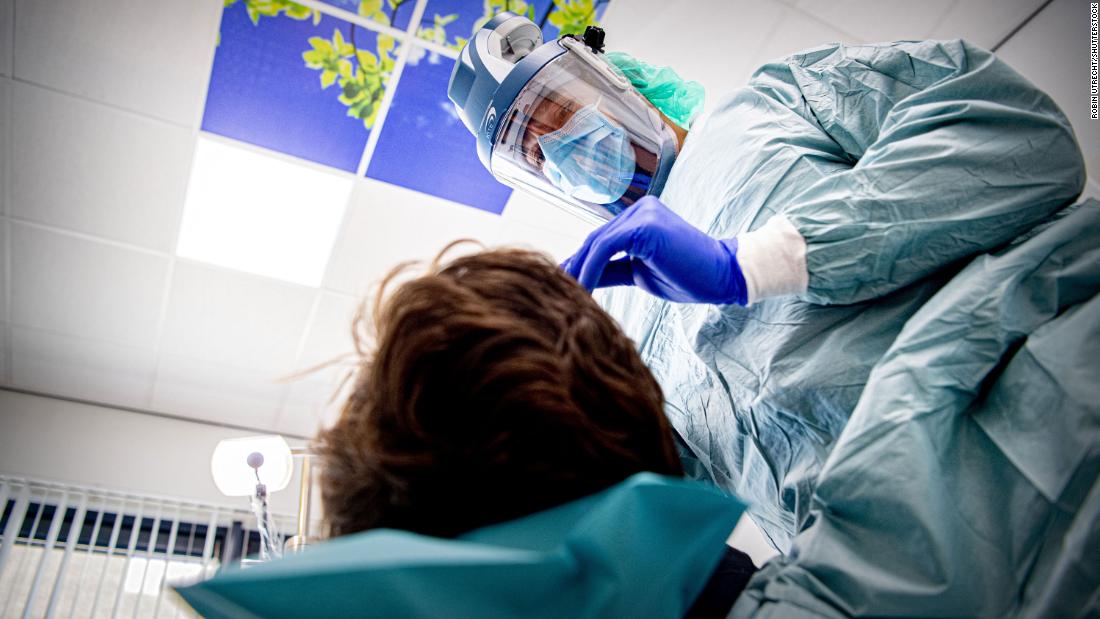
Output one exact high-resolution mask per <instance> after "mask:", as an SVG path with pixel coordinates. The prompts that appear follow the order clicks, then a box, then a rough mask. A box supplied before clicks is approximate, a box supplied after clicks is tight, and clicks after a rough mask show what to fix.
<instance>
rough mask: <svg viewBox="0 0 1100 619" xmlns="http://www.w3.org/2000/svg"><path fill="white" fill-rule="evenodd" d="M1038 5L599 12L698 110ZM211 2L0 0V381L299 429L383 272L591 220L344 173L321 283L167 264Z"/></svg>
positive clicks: (614, 41)
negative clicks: (768, 82) (852, 56)
mask: <svg viewBox="0 0 1100 619" xmlns="http://www.w3.org/2000/svg"><path fill="white" fill-rule="evenodd" d="M1041 2H1042V0H1007V1H1006V0H931V1H928V2H919V3H918V2H902V1H900V0H898V1H890V2H884V1H881V0H848V1H842V2H828V3H826V2H820V1H815V0H797V1H794V2H789V3H787V2H775V1H773V2H748V1H745V2H726V1H719V0H714V1H712V2H705V3H704V2H690V3H689V2H669V1H668V0H613V1H612V2H611V4H610V6H609V8H608V11H607V14H606V15H605V19H604V23H605V26H606V28H607V30H608V44H609V47H612V48H617V49H622V50H624V51H628V52H631V53H634V54H635V55H637V56H639V57H642V58H644V59H647V60H649V61H652V62H657V63H661V64H669V65H672V66H674V67H675V68H677V69H679V70H680V72H681V73H682V74H684V75H685V76H686V77H688V78H692V79H697V80H699V81H701V82H703V84H704V85H705V86H706V87H707V91H708V97H709V101H711V103H713V101H714V100H715V99H717V98H718V96H720V95H721V94H722V93H724V92H727V91H729V90H732V89H733V88H736V87H737V86H739V85H741V84H743V83H744V82H745V81H746V80H747V79H748V77H749V75H750V74H751V73H752V70H753V69H754V68H755V67H757V66H759V65H760V64H761V63H763V62H764V61H766V60H768V59H771V58H776V57H780V56H782V55H784V54H787V53H790V52H794V51H797V50H799V49H802V48H806V47H811V46H815V45H817V44H820V43H824V42H829V41H838V40H839V41H849V42H859V41H863V42H867V41H873V40H884V39H895V38H926V37H951V36H965V37H966V38H968V39H970V40H972V41H974V42H976V43H978V44H980V45H984V46H991V45H993V44H994V43H996V42H997V41H999V40H1000V39H1002V38H1003V37H1004V36H1005V35H1006V34H1007V33H1008V32H1009V31H1010V30H1012V29H1013V28H1014V27H1015V26H1016V25H1018V24H1019V23H1020V22H1021V21H1022V20H1024V19H1025V18H1026V17H1027V16H1028V15H1029V14H1030V13H1031V12H1033V11H1034V9H1035V8H1037V7H1038V6H1039V5H1040V4H1041ZM221 7H222V1H221V0H202V1H201V2H200V1H194V0H191V1H188V2H178V1H173V0H150V1H148V2H142V3H135V2H128V1H123V0H99V1H98V2H78V1H76V0H70V1H55V2H42V1H39V0H26V1H24V0H19V1H15V2H13V1H12V0H0V75H2V78H0V112H2V113H0V125H2V130H3V132H2V136H3V140H4V148H3V149H0V186H2V187H3V192H2V198H3V199H2V209H3V210H2V211H0V213H2V219H3V221H2V223H3V228H2V230H3V234H2V235H0V278H2V280H0V323H2V324H0V381H2V384H4V385H7V386H10V387H15V388H21V389H27V390H33V391H37V392H44V393H51V394H57V395H62V396H66V397H74V398H80V399H85V400H91V401H96V402H101V403H106V404H114V405H119V406H126V407H133V408H138V409H148V410H154V411H158V412H163V413H169V414H173V415H179V416H184V417H189V418H196V419H202V420H209V421H213V422H218V423H227V424H235V425H243V426H249V427H254V428H260V429H265V430H271V431H278V432H284V433H289V434H297V435H310V434H312V433H313V431H314V430H315V429H316V428H317V426H318V424H319V423H321V422H322V421H323V420H324V419H325V418H326V416H330V415H332V413H333V407H332V406H331V405H327V401H328V399H329V397H330V395H331V394H332V391H333V389H334V387H335V385H336V384H337V382H338V381H339V378H340V376H341V371H340V370H338V369H335V368H329V369H326V370H324V371H321V372H319V373H317V374H314V375H311V376H309V377H308V378H305V379H302V380H298V381H293V382H289V383H287V382H279V381H278V380H277V379H278V378H279V377H281V376H285V375H287V374H290V373H293V372H295V371H296V370H300V369H302V368H306V367H310V366H312V365H316V364H318V363H322V362H324V361H327V360H329V359H331V358H333V357H335V356H337V355H339V354H341V353H345V352H349V351H350V348H351V343H350V338H349V335H348V334H349V332H350V326H349V323H350V319H351V316H352V314H353V313H354V311H355V308H356V306H357V304H358V300H359V298H360V297H361V296H362V295H363V294H364V293H365V292H366V291H367V290H368V289H369V287H370V285H371V284H372V283H374V282H376V281H377V280H378V279H379V278H380V277H381V276H382V275H383V274H384V273H385V272H387V271H388V270H389V269H390V268H391V267H392V266H393V265H395V264H396V263H397V262H400V261H402V260H406V259H414V258H428V257H430V256H432V255H434V254H435V253H436V252H437V251H438V250H439V249H440V248H441V247H442V246H443V245H445V244H446V243H448V242H450V241H451V240H454V239H456V238H474V239H478V240H481V241H483V242H485V243H487V244H501V243H507V244H526V245H528V246H532V247H537V248H540V249H543V250H546V251H548V252H550V253H551V254H553V255H554V256H555V257H556V258H559V259H560V258H563V257H565V256H566V255H568V254H569V253H570V252H571V251H572V249H573V248H575V246H576V245H577V244H578V243H579V241H580V239H581V238H583V235H584V234H585V232H586V230H587V226H586V225H584V224H582V223H580V222H578V221H576V220H573V219H571V218H569V217H568V216H565V215H563V214H561V213H559V212H558V211H555V210H554V209H552V208H551V207H547V206H544V205H541V204H540V203H538V202H537V201H533V200H531V199H528V198H525V197H524V196H520V195H513V198H512V199H511V201H510V202H509V204H508V206H507V207H506V209H505V211H504V214H503V215H502V216H496V215H492V214H490V213H487V212H484V211H480V210H477V209H473V208H468V207H465V206H462V205H458V204H454V203H451V202H448V201H445V200H442V199H439V198H434V197H430V196H426V195H423V194H419V193H417V192H413V191H410V190H408V189H404V188H401V187H396V186H393V185H388V184H385V183H381V182H378V181H374V180H370V179H366V178H362V177H356V176H354V175H349V178H353V179H354V189H353V191H352V194H351V197H350V199H349V201H348V205H347V209H346V212H345V215H344V221H343V224H342V227H341V230H340V232H339V234H338V237H337V241H336V245H335V248H334V249H333V250H332V254H331V256H330V257H329V260H328V265H327V268H326V271H325V275H324V279H323V282H322V285H321V286H320V287H307V286H300V285H296V284H290V283H286V282H282V281H278V280H274V279H269V278H265V277H260V276H256V275H250V274H247V273H242V272H238V271H232V270H229V269H224V268H220V267H216V266H211V265H207V264H201V263H198V262H193V261H190V260H185V259H181V258H179V257H177V256H176V255H175V253H174V249H175V247H176V241H177V235H178V232H179V225H180V220H181V212H182V205H183V202H184V197H185V192H186V188H187V183H188V178H189V173H190V166H191V161H192V155H193V151H194V149H195V144H196V141H197V139H198V137H199V124H200V120H201V116H202V109H203V104H204V101H205V92H206V86H207V81H208V79H209V73H210V67H211V63H212V59H213V53H214V49H215V42H216V40H217V35H218V23H219V16H220V11H221ZM280 156H281V155H280ZM287 159H288V160H289V159H290V158H287ZM425 173H430V171H425ZM258 223H260V222H258Z"/></svg>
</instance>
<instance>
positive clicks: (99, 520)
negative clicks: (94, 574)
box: [69, 497, 107, 617]
mask: <svg viewBox="0 0 1100 619" xmlns="http://www.w3.org/2000/svg"><path fill="white" fill-rule="evenodd" d="M102 499H103V501H102V503H101V504H100V505H99V511H98V512H96V517H95V524H93V525H92V537H91V538H90V539H89V540H88V548H87V549H86V550H85V553H84V562H83V565H81V566H80V579H79V580H77V581H76V592H75V593H74V594H73V603H72V606H70V607H69V617H74V616H76V609H77V606H78V605H79V604H80V594H81V593H83V591H84V579H85V577H87V576H88V564H89V563H91V562H92V557H94V556H95V544H96V540H98V539H99V529H100V528H101V527H102V526H103V512H105V511H107V497H102Z"/></svg>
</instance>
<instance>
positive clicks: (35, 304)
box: [9, 222, 168, 348]
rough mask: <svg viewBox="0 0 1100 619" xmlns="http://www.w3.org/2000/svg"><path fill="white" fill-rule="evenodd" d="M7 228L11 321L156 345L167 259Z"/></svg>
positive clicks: (34, 230) (17, 225)
mask: <svg viewBox="0 0 1100 619" xmlns="http://www.w3.org/2000/svg"><path fill="white" fill-rule="evenodd" d="M9 225H10V228H11V237H10V242H11V254H10V257H11V261H12V264H11V276H12V282H11V295H12V299H11V311H12V315H11V321H12V322H13V323H15V324H18V325H22V326H28V327H37V328H40V329H46V330H49V331H54V332H59V333H65V334H69V335H76V336H80V337H87V338H91V339H100V340H107V341H111V342H115V343H118V344H122V345H130V346H137V347H144V348H152V347H154V341H155V339H156V332H157V322H158V318H159V315H160V306H161V300H162V298H163V295H164V285H165V280H166V278H167V273H168V259H167V258H165V257H161V256H156V255H151V254H147V253H144V252H140V251H136V250H131V249H124V248H120V247H115V246H113V245H107V244H103V243H98V242H95V241H89V240H84V239H80V238H74V237H71V236H68V235H64V234H60V233H56V232H52V231H49V230H43V229H39V228H36V227H32V226H28V225H25V224H20V223H17V222H10V224H9Z"/></svg>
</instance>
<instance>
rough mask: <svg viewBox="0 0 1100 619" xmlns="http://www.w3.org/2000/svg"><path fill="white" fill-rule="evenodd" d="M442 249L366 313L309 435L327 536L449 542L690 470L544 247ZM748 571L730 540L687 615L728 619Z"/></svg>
mask: <svg viewBox="0 0 1100 619" xmlns="http://www.w3.org/2000/svg"><path fill="white" fill-rule="evenodd" d="M446 253H447V250H444V251H443V253H441V254H440V257H439V258H437V259H436V261H435V262H433V263H432V264H431V265H430V267H429V271H428V273H427V274H425V275H423V276H421V277H419V278H417V279H414V280H411V281H407V282H405V283H403V284H401V285H399V286H398V287H397V288H396V290H394V292H393V293H392V294H390V295H389V296H388V298H386V297H384V296H383V295H384V293H385V290H386V288H387V283H389V282H391V281H392V280H393V279H394V278H395V277H396V276H398V275H399V274H400V269H398V270H397V271H395V272H393V273H391V274H390V276H389V277H388V278H387V280H386V282H384V283H383V284H382V288H381V290H380V292H379V294H378V298H377V299H376V300H375V305H374V307H375V311H374V314H373V317H372V320H371V324H370V325H366V324H364V323H365V322H366V320H365V319H364V317H363V316H362V315H361V316H360V317H359V319H357V321H356V323H357V324H356V342H357V347H359V348H360V352H361V353H364V351H363V350H362V346H361V345H360V344H361V343H362V342H363V341H364V340H365V339H366V337H364V335H363V334H362V332H364V331H368V330H372V331H373V332H372V333H370V334H369V335H371V336H373V337H372V338H371V339H372V340H373V341H372V342H371V346H370V348H371V350H370V351H367V352H365V353H364V357H363V359H364V360H363V361H362V364H361V366H360V367H359V371H358V375H357V378H356V379H355V384H354V387H353V389H352V393H351V395H350V397H349V398H348V399H347V401H346V403H345V405H344V408H343V411H342V413H341V415H340V419H339V420H338V421H337V422H336V424H335V425H334V426H333V427H331V428H330V429H328V430H326V431H323V432H322V433H321V434H320V435H319V436H318V437H317V440H316V444H315V450H316V451H317V453H318V454H319V456H320V458H321V464H322V466H321V471H322V473H321V497H322V502H323V504H324V513H325V520H326V523H327V526H328V529H329V534H330V535H331V536H340V535H347V534H350V533H355V532H358V531H363V530H366V529H372V528H382V527H385V528H395V529H404V530H408V531H413V532H416V533H421V534H426V535H433V536H439V537H453V536H455V535H459V534H461V533H464V532H466V531H469V530H472V529H476V528H479V527H483V526H486V525H490V524H494V523H498V522H502V521H506V520H512V519H515V518H517V517H520V516H524V515H527V514H531V513H534V512H538V511H542V510H545V509H548V508H551V507H554V506H557V505H560V504H563V503H567V502H569V501H572V500H575V499H578V498H580V497H583V496H586V495H589V494H592V493H595V492H598V491H600V490H603V489H605V488H607V487H609V486H612V485H614V484H616V483H618V482H620V481H622V480H624V479H626V478H627V477H629V476H631V475H633V474H635V473H639V472H643V471H649V472H654V473H660V474H663V475H671V476H682V474H683V473H682V469H681V465H680V460H679V458H678V456H677V453H676V449H675V447H674V443H673V437H672V431H671V429H670V427H669V424H668V421H667V420H666V418H665V415H664V412H663V399H662V395H661V390H660V388H659V387H658V386H657V382H656V381H655V380H654V378H653V376H652V375H651V374H650V372H649V370H648V369H647V368H646V367H645V365H644V364H643V363H642V360H641V358H640V357H639V355H638V353H637V352H636V350H635V346H634V344H633V343H632V342H631V341H630V340H629V339H628V338H627V337H626V336H625V335H624V334H623V333H622V331H620V329H619V327H618V326H617V325H616V324H615V322H614V321H613V320H612V319H611V318H610V317H609V316H608V315H607V314H606V313H605V312H604V311H603V310H602V309H601V308H600V307H599V306H598V305H597V304H596V302H595V301H594V300H593V299H592V297H591V295H589V294H588V292H587V291H585V289H584V288H582V287H581V286H580V285H579V284H578V283H577V282H576V281H575V280H574V279H573V278H571V277H569V276H568V275H567V274H565V273H564V272H563V271H562V270H561V269H559V268H558V267H557V265H556V264H554V263H553V262H551V261H550V260H549V259H547V258H546V257H544V256H542V255H540V254H537V253H533V252H528V251H521V250H493V251H483V252H480V253H477V254H474V255H469V256H464V257H459V258H457V259H454V260H452V261H450V262H447V263H443V262H441V260H442V257H443V256H444V254H446ZM754 571H755V567H754V566H753V565H752V561H751V559H749V557H748V556H747V555H745V554H744V553H741V552H739V551H736V550H733V549H728V550H727V552H726V555H725V557H724V558H723V561H722V563H721V564H720V565H719V567H718V569H717V570H716V571H715V572H714V575H713V576H712V577H711V580H710V582H709V583H708V584H707V586H706V588H705V589H704V591H703V593H702V594H701V595H700V596H699V598H697V600H696V602H695V605H694V606H693V608H692V609H691V611H690V612H689V615H688V616H711V615H717V616H724V615H725V614H726V613H727V612H728V611H729V608H730V607H731V605H732V603H733V601H734V600H735V599H736V597H737V595H738V593H739V592H740V591H741V590H742V589H743V588H744V586H745V583H746V582H747V581H748V578H749V577H750V576H751V575H752V573H753V572H754Z"/></svg>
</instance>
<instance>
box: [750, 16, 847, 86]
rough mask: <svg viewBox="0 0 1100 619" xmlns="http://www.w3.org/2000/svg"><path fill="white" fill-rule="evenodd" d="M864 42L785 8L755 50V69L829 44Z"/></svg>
mask: <svg viewBox="0 0 1100 619" xmlns="http://www.w3.org/2000/svg"><path fill="white" fill-rule="evenodd" d="M862 42H863V41H860V40H859V39H857V38H856V37H854V36H853V35H851V34H848V33H845V32H841V31H840V30H837V29H836V28H833V27H832V26H830V25H829V24H826V23H825V22H823V21H821V20H818V19H815V18H813V17H811V16H809V15H806V14H805V13H803V12H801V11H797V10H794V9H783V12H782V14H781V16H780V19H779V20H777V21H776V23H775V24H774V25H773V26H772V28H771V31H770V32H768V36H767V39H766V40H765V41H764V43H763V44H762V45H761V46H760V47H759V48H757V49H756V50H755V51H754V53H753V63H752V64H753V72H755V71H756V69H757V68H759V67H761V66H763V65H765V64H767V63H768V62H770V61H773V60H779V59H782V58H786V57H787V56H790V55H791V54H795V53H798V52H801V51H803V50H806V49H809V48H812V47H818V46H820V45H824V44H826V43H862Z"/></svg>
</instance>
